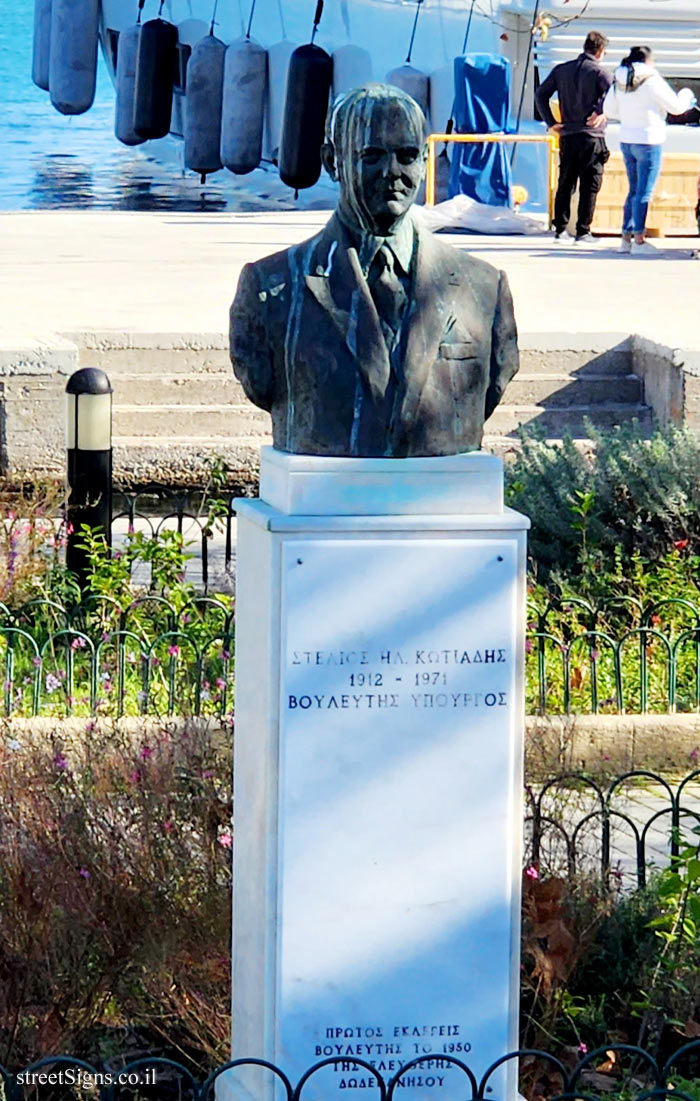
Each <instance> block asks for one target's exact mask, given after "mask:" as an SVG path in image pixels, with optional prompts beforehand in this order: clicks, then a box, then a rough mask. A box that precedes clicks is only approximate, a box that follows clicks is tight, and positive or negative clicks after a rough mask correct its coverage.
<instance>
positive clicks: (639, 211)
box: [620, 141, 662, 234]
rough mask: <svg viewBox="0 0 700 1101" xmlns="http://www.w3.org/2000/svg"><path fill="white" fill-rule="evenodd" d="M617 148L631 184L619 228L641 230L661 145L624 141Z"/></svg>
mask: <svg viewBox="0 0 700 1101" xmlns="http://www.w3.org/2000/svg"><path fill="white" fill-rule="evenodd" d="M620 148H621V149H622V156H623V157H624V159H625V168H626V169H627V179H628V180H629V185H630V189H629V194H628V195H627V198H626V199H625V209H624V212H623V215H622V232H623V233H636V234H643V233H644V227H645V225H646V221H647V210H648V209H649V203H650V201H651V196H652V194H653V192H654V188H655V187H656V181H657V180H658V178H659V173H660V171H661V155H662V147H661V146H660V145H641V144H637V143H636V142H635V143H631V142H624V141H623V142H621V143H620Z"/></svg>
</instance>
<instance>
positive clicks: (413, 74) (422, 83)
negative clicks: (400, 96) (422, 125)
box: [386, 65, 430, 118]
mask: <svg viewBox="0 0 700 1101" xmlns="http://www.w3.org/2000/svg"><path fill="white" fill-rule="evenodd" d="M386 82H387V84H394V85H395V86H396V87H397V88H401V89H402V90H403V91H404V92H407V93H408V95H409V96H412V97H413V99H415V101H416V103H417V104H418V106H419V107H420V108H421V110H422V111H423V114H424V115H425V117H426V118H428V114H429V110H430V81H429V80H428V74H427V73H423V72H421V70H420V69H416V68H415V67H414V66H413V65H400V66H399V67H398V69H392V70H391V72H389V73H387V74H386Z"/></svg>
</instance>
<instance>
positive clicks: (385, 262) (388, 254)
mask: <svg viewBox="0 0 700 1101" xmlns="http://www.w3.org/2000/svg"><path fill="white" fill-rule="evenodd" d="M367 282H368V284H369V289H370V292H371V294H372V298H373V299H374V304H375V306H376V307H377V313H378V314H379V320H380V321H381V323H382V331H383V332H384V339H385V340H386V343H387V348H388V349H389V352H390V353H391V351H392V350H393V347H394V344H395V341H396V337H397V335H398V332H399V328H400V326H401V318H402V317H403V312H404V309H405V306H406V291H405V289H404V285H403V282H402V281H401V278H400V277H399V275H398V273H397V271H396V266H395V261H394V254H393V252H392V251H391V249H390V248H388V246H387V245H382V247H381V248H380V249H379V252H378V253H377V255H376V256H375V258H374V260H373V261H372V264H371V266H370V269H369V273H368V277H367Z"/></svg>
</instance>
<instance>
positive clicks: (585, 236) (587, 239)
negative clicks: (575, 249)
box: [576, 233, 598, 245]
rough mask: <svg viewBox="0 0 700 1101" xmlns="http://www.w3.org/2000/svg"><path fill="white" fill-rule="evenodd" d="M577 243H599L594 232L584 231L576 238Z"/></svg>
mask: <svg viewBox="0 0 700 1101" xmlns="http://www.w3.org/2000/svg"><path fill="white" fill-rule="evenodd" d="M576 244H577V245H597V244H598V238H597V237H594V236H593V234H592V233H582V234H581V236H580V237H577V238H576Z"/></svg>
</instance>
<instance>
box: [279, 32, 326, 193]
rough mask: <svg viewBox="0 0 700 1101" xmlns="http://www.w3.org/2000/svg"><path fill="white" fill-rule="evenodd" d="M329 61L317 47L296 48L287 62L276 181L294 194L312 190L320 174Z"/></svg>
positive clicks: (323, 51)
mask: <svg viewBox="0 0 700 1101" xmlns="http://www.w3.org/2000/svg"><path fill="white" fill-rule="evenodd" d="M332 80H333V60H332V58H331V56H330V54H327V53H326V51H325V50H322V49H321V47H320V46H316V45H314V44H313V43H312V42H310V43H309V44H308V45H306V46H299V47H298V49H296V50H295V51H294V53H293V54H292V56H291V58H290V61H289V72H288V74H287V92H286V95H285V100H284V122H283V124H282V139H281V142H280V156H279V170H280V179H281V180H282V182H283V183H286V184H287V186H288V187H293V188H294V189H295V191H301V190H303V189H304V188H306V187H313V185H314V184H315V183H316V181H317V180H318V178H319V176H320V175H321V146H322V145H323V140H324V136H325V129H326V114H327V111H328V99H329V96H330V91H331V83H332Z"/></svg>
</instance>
